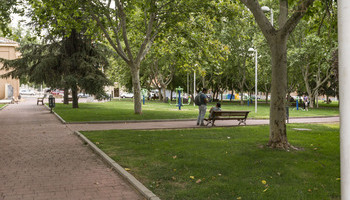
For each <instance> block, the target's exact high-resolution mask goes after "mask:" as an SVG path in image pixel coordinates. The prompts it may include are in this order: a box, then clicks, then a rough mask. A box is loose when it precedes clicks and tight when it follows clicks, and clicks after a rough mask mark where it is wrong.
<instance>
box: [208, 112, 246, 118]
mask: <svg viewBox="0 0 350 200" xmlns="http://www.w3.org/2000/svg"><path fill="white" fill-rule="evenodd" d="M249 112H250V111H213V116H215V117H231V116H232V117H233V116H235V117H244V118H247V116H248V114H249Z"/></svg>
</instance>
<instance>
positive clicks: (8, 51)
mask: <svg viewBox="0 0 350 200" xmlns="http://www.w3.org/2000/svg"><path fill="white" fill-rule="evenodd" d="M17 47H19V44H18V43H17V42H14V41H12V40H8V39H6V38H2V37H0V57H1V58H5V59H11V60H12V59H16V58H18V57H19V53H18V52H17V51H16V48H17ZM1 67H2V63H0V68H1ZM5 73H7V72H6V71H4V70H1V69H0V75H2V74H5ZM19 86H20V85H19V80H18V79H13V78H6V79H5V78H0V99H12V97H13V98H15V99H17V98H18V95H19Z"/></svg>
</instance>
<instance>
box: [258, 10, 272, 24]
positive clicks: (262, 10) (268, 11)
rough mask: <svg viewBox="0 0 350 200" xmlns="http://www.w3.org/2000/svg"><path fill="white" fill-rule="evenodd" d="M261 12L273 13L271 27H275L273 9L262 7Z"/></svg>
mask: <svg viewBox="0 0 350 200" xmlns="http://www.w3.org/2000/svg"><path fill="white" fill-rule="evenodd" d="M261 10H262V11H264V12H269V11H270V12H271V25H272V26H273V10H272V8H271V9H270V8H269V7H267V6H263V7H261Z"/></svg>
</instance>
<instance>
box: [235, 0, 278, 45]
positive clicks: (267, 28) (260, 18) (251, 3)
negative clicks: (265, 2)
mask: <svg viewBox="0 0 350 200" xmlns="http://www.w3.org/2000/svg"><path fill="white" fill-rule="evenodd" d="M240 1H241V2H242V3H243V4H244V5H245V6H247V7H248V8H249V10H250V11H251V12H252V13H253V15H254V18H255V21H256V23H257V24H258V26H259V27H260V29H261V31H262V33H263V34H264V36H265V38H266V39H267V40H272V39H273V38H272V37H271V36H272V35H275V33H276V30H275V28H274V27H273V26H272V25H271V23H270V21H269V20H268V19H267V17H266V15H265V14H264V12H263V11H262V10H261V7H260V4H259V2H258V1H257V0H240Z"/></svg>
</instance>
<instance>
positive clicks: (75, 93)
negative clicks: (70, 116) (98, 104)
mask: <svg viewBox="0 0 350 200" xmlns="http://www.w3.org/2000/svg"><path fill="white" fill-rule="evenodd" d="M71 89H72V100H73V101H72V107H73V108H79V104H78V88H77V86H76V85H75V86H73V87H72V88H71Z"/></svg>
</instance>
